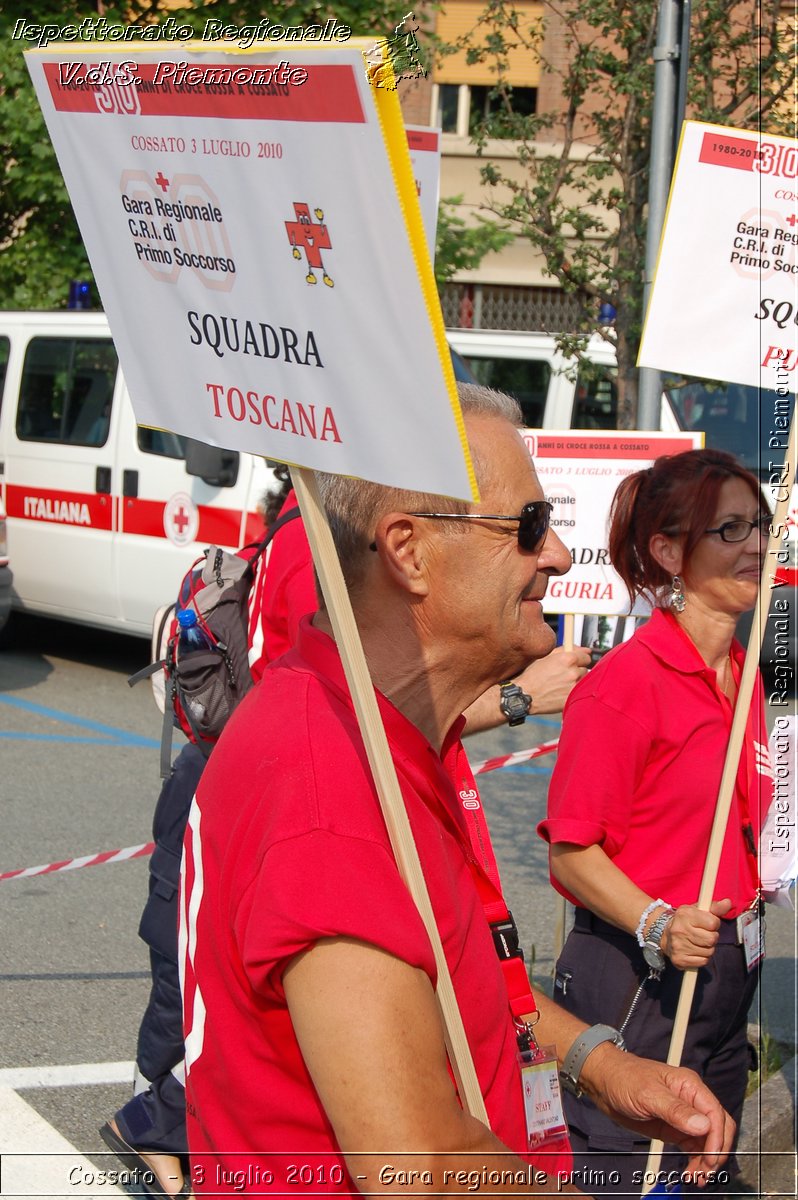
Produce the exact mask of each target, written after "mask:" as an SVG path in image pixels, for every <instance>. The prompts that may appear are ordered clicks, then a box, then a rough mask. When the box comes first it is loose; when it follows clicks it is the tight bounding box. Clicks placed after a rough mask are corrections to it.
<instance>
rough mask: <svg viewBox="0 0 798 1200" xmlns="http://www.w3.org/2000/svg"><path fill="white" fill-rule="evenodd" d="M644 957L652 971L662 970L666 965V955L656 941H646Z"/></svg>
mask: <svg viewBox="0 0 798 1200" xmlns="http://www.w3.org/2000/svg"><path fill="white" fill-rule="evenodd" d="M643 958H644V959H645V960H646V962H647V963H648V965H649V966H650V967H651V969H652V971H661V970H662V969H663V968H664V966H665V955H664V954H663V953H662V951H661V950H660V948H659V946H657V945H656V944H655V943H654V942H646V944H645V945H644V946H643Z"/></svg>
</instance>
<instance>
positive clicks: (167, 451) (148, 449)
mask: <svg viewBox="0 0 798 1200" xmlns="http://www.w3.org/2000/svg"><path fill="white" fill-rule="evenodd" d="M136 438H137V441H138V444H139V450H143V451H144V453H145V454H158V455H160V456H161V458H185V457H186V439H185V438H184V437H181V436H180V434H179V433H170V432H169V430H168V429H148V428H147V426H146V425H139V426H138V427H137V431H136Z"/></svg>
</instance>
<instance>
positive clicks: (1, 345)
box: [0, 337, 11, 412]
mask: <svg viewBox="0 0 798 1200" xmlns="http://www.w3.org/2000/svg"><path fill="white" fill-rule="evenodd" d="M10 351H11V342H10V341H9V340H8V338H7V337H0V412H2V411H3V389H4V388H5V386H6V374H7V372H8V356H9V353H10Z"/></svg>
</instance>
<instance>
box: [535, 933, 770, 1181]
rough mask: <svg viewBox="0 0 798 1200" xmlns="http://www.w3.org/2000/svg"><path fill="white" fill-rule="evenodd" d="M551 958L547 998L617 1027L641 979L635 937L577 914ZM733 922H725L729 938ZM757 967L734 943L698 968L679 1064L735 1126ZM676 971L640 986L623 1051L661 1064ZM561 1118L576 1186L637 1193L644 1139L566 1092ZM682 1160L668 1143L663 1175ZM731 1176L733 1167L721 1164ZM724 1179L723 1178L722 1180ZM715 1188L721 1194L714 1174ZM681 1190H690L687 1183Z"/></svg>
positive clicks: (665, 1052)
mask: <svg viewBox="0 0 798 1200" xmlns="http://www.w3.org/2000/svg"><path fill="white" fill-rule="evenodd" d="M579 926H580V927H578V928H575V929H574V930H573V932H572V933H571V934H570V936H569V938H568V940H567V942H566V944H565V947H564V949H563V952H562V954H561V955H560V958H559V960H558V962H557V972H556V977H555V987H554V997H555V999H556V1000H557V1001H558V1002H559V1003H560V1004H562V1005H563V1007H564V1008H567V1009H568V1011H569V1012H572V1013H574V1015H575V1016H578V1017H580V1018H581V1019H582V1020H583V1021H586V1022H587V1023H588V1024H590V1025H593V1024H597V1023H604V1024H607V1025H613V1026H615V1027H616V1028H618V1027H619V1026H620V1025H621V1024H622V1022H623V1021H624V1019H625V1017H626V1014H627V1012H628V1010H629V1005H630V1004H631V1001H632V998H633V996H634V994H635V991H636V990H637V987H638V985H639V983H640V981H641V980H642V979H644V978H645V977H646V975H647V974H648V968H647V966H646V965H645V961H644V959H643V954H642V951H641V949H640V947H639V946H638V944H637V940H636V939H635V938H634V937H632V936H631V935H629V934H625V933H622V932H621V931H620V930H619V929H616V928H615V927H614V926H612V925H608V924H607V923H606V922H604V921H600V920H598V918H595V917H592V916H591V915H590V914H588V913H584V912H580V913H579ZM731 931H732V923H731V922H726V923H725V931H724V932H725V933H726V934H728V935H731ZM758 978H759V974H758V970H754V971H751V972H750V973H749V972H748V971H747V970H746V966H745V955H744V952H743V949H742V947H741V946H738V945H736V944H732V943H731V941H728V942H724V943H722V944H719V945H718V946H717V948H716V950H715V953H714V954H713V956H712V958H711V959H710V961H709V964H708V965H707V966H706V967H704V968H702V969H701V970H700V971H699V972H698V979H697V984H696V990H695V997H694V999H693V1007H692V1012H691V1016H690V1023H689V1026H688V1030H687V1037H686V1041H685V1047H684V1054H683V1055H682V1064H683V1065H684V1066H686V1067H692V1069H693V1070H694V1071H696V1073H697V1074H698V1075H700V1076H701V1078H702V1079H703V1081H704V1083H706V1085H707V1087H709V1088H710V1089H711V1090H712V1091H713V1092H714V1093H715V1095H716V1096H717V1098H718V1099H719V1100H720V1102H721V1104H722V1105H723V1107H724V1108H725V1109H726V1110H727V1112H729V1113H730V1114H731V1115H732V1117H734V1119H735V1121H737V1122H738V1124H739V1120H740V1116H741V1114H742V1106H743V1100H744V1098H745V1089H746V1084H747V1081H748V1070H749V1067H750V1065H751V1052H750V1050H749V1047H748V1038H747V1026H748V1010H749V1009H750V1007H751V1004H752V1002H753V999H754V993H755V992H756V985H757V982H758ZM681 980H682V972H681V971H679V970H677V969H676V968H675V967H672V966H671V965H670V964H668V965H667V966H666V968H665V971H664V972H663V975H662V978H661V979H660V981H659V982H656V981H654V980H652V981H650V982H649V983H648V984H646V987H645V990H644V992H643V995H642V996H641V998H640V1000H639V1002H638V1005H637V1007H636V1009H635V1012H634V1015H633V1016H632V1019H631V1021H630V1022H629V1024H628V1026H627V1028H626V1030H625V1032H624V1038H625V1041H626V1047H627V1050H630V1051H632V1052H633V1053H634V1054H639V1055H641V1056H642V1057H645V1058H653V1059H656V1060H658V1061H660V1062H664V1061H665V1060H666V1058H667V1056H668V1046H669V1043H670V1036H671V1031H672V1029H673V1021H674V1018H675V1015H676V1006H677V1004H678V1000H679V989H680V986H681ZM565 1115H566V1119H567V1121H568V1124H569V1127H570V1129H571V1140H572V1144H573V1148H574V1166H575V1170H576V1171H577V1172H581V1174H580V1175H578V1176H577V1178H576V1180H575V1182H576V1183H577V1186H580V1187H582V1188H583V1189H584V1190H585V1191H586V1192H588V1193H591V1194H595V1195H602V1194H607V1195H614V1196H623V1195H630V1196H632V1195H633V1196H639V1195H640V1192H641V1186H642V1182H643V1172H644V1171H645V1167H646V1160H647V1157H648V1150H649V1142H648V1140H647V1139H644V1138H639V1137H636V1136H635V1134H634V1133H632V1132H631V1131H629V1130H626V1129H623V1128H621V1126H619V1125H616V1124H615V1122H614V1121H611V1120H610V1119H609V1117H606V1116H605V1115H604V1114H603V1113H601V1112H600V1111H599V1110H598V1109H597V1108H596V1106H595V1105H594V1104H592V1103H591V1101H590V1100H588V1099H587V1098H585V1097H582V1098H581V1099H579V1100H577V1099H576V1097H574V1096H571V1095H567V1094H566V1096H565ZM686 1162H687V1159H686V1156H684V1155H683V1154H681V1153H679V1152H678V1151H676V1150H675V1149H674V1147H670V1148H668V1147H666V1154H665V1156H664V1158H663V1166H662V1170H663V1171H665V1172H668V1171H673V1170H675V1171H677V1172H678V1171H681V1170H682V1169H683V1168H684V1167H685V1165H686ZM727 1169H728V1170H729V1171H730V1172H733V1170H734V1164H733V1163H732V1164H731V1166H730V1167H728V1168H727ZM726 1178H727V1179H728V1176H726ZM718 1184H719V1186H718V1188H717V1190H718V1191H721V1192H722V1191H724V1190H725V1189H724V1186H723V1184H724V1176H722V1175H719V1180H718ZM682 1190H683V1191H689V1190H692V1189H691V1188H690V1187H689V1186H685V1187H683V1189H682Z"/></svg>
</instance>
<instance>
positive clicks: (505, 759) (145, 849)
mask: <svg viewBox="0 0 798 1200" xmlns="http://www.w3.org/2000/svg"><path fill="white" fill-rule="evenodd" d="M556 749H557V739H556V738H555V740H554V741H553V742H542V743H541V745H539V746H533V747H532V749H531V750H516V751H515V753H514V754H502V755H499V757H497V758H486V759H485V760H484V761H483V762H481V763H476V764H475V765H474V767H473V768H472V770H473V772H474V774H475V775H484V773H485V772H486V771H495V770H496V769H497V768H498V767H511V766H515V765H516V763H522V762H529V761H530V759H533V758H540V756H541V755H542V754H551V752H552V750H556ZM154 849H155V842H147V843H146V844H145V845H143V846H126V847H125V849H124V850H105V851H103V853H102V854H84V855H83V856H82V857H81V858H65V859H64V860H63V861H62V862H55V863H46V864H45V865H44V866H41V867H21V868H20V869H19V870H17V871H3V872H0V883H2V882H3V880H4V879H30V878H31V876H33V875H51V874H53V873H54V872H56V871H75V870H77V868H78V867H99V866H100V865H101V864H102V863H113V862H126V861H127V860H128V859H130V858H144V857H145V856H146V855H148V854H152V852H153V850H154Z"/></svg>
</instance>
